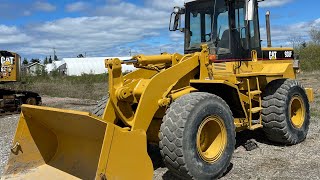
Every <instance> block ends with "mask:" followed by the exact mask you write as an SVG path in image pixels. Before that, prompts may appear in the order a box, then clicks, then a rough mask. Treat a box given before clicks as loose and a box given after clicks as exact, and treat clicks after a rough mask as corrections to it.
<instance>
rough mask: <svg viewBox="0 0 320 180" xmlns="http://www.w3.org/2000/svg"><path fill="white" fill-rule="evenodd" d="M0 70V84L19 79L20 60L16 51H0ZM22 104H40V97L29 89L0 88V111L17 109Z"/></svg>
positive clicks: (14, 81)
mask: <svg viewBox="0 0 320 180" xmlns="http://www.w3.org/2000/svg"><path fill="white" fill-rule="evenodd" d="M0 60H1V64H0V66H1V70H0V84H9V83H17V82H19V81H21V76H20V70H21V69H20V62H21V58H20V56H19V55H18V54H17V53H14V52H9V51H0ZM22 104H30V105H41V97H40V95H39V94H38V93H35V92H31V91H18V90H12V89H4V88H0V111H1V112H7V111H11V112H13V111H18V110H20V107H21V105H22Z"/></svg>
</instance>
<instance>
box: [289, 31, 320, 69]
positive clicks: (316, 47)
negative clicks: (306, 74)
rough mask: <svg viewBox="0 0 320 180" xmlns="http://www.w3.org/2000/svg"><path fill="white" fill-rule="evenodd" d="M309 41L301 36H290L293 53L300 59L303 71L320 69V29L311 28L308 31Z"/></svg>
mask: <svg viewBox="0 0 320 180" xmlns="http://www.w3.org/2000/svg"><path fill="white" fill-rule="evenodd" d="M309 38H310V41H308V42H306V41H304V40H302V38H299V37H294V38H292V41H291V43H292V45H293V47H294V49H295V53H296V54H297V56H298V58H299V59H300V63H301V69H302V70H303V71H318V70H320V30H318V29H316V28H313V29H311V30H310V31H309Z"/></svg>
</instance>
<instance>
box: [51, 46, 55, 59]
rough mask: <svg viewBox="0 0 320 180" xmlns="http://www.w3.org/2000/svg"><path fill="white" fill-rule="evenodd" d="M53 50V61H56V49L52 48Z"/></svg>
mask: <svg viewBox="0 0 320 180" xmlns="http://www.w3.org/2000/svg"><path fill="white" fill-rule="evenodd" d="M52 49H53V61H56V59H55V58H56V48H55V47H53V48H52Z"/></svg>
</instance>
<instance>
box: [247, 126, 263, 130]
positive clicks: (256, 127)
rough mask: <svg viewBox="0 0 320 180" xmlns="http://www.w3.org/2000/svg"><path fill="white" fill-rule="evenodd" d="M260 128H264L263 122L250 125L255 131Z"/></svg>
mask: <svg viewBox="0 0 320 180" xmlns="http://www.w3.org/2000/svg"><path fill="white" fill-rule="evenodd" d="M260 128H263V126H262V125H261V124H255V125H252V126H251V127H250V130H251V131H253V130H256V129H260Z"/></svg>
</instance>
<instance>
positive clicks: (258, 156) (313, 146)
mask: <svg viewBox="0 0 320 180" xmlns="http://www.w3.org/2000/svg"><path fill="white" fill-rule="evenodd" d="M309 76H310V77H309ZM300 80H301V81H302V82H303V84H304V85H305V86H307V87H313V88H314V90H315V92H316V94H315V97H316V102H315V103H313V104H312V106H311V108H312V118H311V124H310V130H309V134H308V137H307V139H306V141H304V142H303V143H301V144H298V145H295V146H289V147H284V146H279V145H277V144H273V143H271V142H269V141H266V138H265V137H264V135H263V133H262V132H261V131H256V132H241V133H238V134H237V146H236V150H235V153H234V155H233V159H232V161H231V165H230V167H229V170H228V172H227V173H226V175H225V176H224V177H222V178H221V179H222V180H224V179H274V180H277V179H279V180H280V179H281V180H286V179H288V180H289V179H290V180H291V179H320V153H318V151H319V149H320V140H319V139H320V106H319V104H320V96H319V95H318V94H319V93H318V92H319V87H320V86H319V80H320V76H318V75H317V76H315V75H312V76H311V75H306V76H303V78H300ZM43 104H44V105H45V106H51V107H58V108H66V109H75V110H83V111H90V110H91V108H92V107H93V106H94V105H95V104H96V102H95V101H92V100H79V99H74V98H51V97H43ZM18 119H19V116H18V115H12V116H6V117H1V118H0V176H1V174H2V170H3V168H4V166H5V164H6V161H7V159H8V155H9V151H10V150H9V149H10V145H11V141H12V139H13V135H14V133H15V128H16V124H17V121H18ZM247 140H252V141H254V142H256V143H257V145H258V148H257V149H255V150H253V151H246V150H245V148H244V147H243V144H244V143H245V142H246V141H247ZM151 157H152V159H153V163H154V166H155V169H156V170H155V172H154V179H155V180H162V179H164V180H171V179H172V180H173V179H176V178H174V176H173V175H172V174H171V173H170V172H169V171H168V170H167V168H165V166H164V165H163V163H162V161H161V157H160V154H159V152H158V151H157V149H156V148H154V149H153V151H152V153H151Z"/></svg>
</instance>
